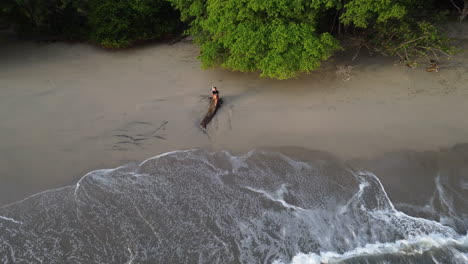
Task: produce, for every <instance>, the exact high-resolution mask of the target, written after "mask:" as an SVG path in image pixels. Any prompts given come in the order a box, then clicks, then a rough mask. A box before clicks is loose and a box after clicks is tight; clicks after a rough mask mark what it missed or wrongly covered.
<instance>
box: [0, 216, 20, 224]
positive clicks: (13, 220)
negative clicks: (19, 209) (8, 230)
mask: <svg viewBox="0 0 468 264" xmlns="http://www.w3.org/2000/svg"><path fill="white" fill-rule="evenodd" d="M0 219H3V220H6V221H10V222H13V223H15V224H20V225H22V224H23V222H20V221H16V220H15V219H13V218H10V217H5V216H1V215H0Z"/></svg>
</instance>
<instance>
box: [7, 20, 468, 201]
mask: <svg viewBox="0 0 468 264" xmlns="http://www.w3.org/2000/svg"><path fill="white" fill-rule="evenodd" d="M451 30H452V36H454V37H456V38H457V42H458V44H459V46H460V47H461V48H462V49H463V50H464V51H463V52H462V53H460V54H458V55H457V56H456V57H454V58H453V59H452V60H450V61H445V60H444V61H442V62H441V67H440V71H439V72H437V73H428V72H426V71H425V70H424V66H425V65H423V66H421V67H418V68H416V69H411V68H408V67H406V66H402V65H394V63H393V62H394V60H395V58H384V57H380V56H374V57H371V56H369V55H368V53H367V52H366V51H361V53H360V54H359V56H358V58H357V59H356V60H355V61H354V62H352V63H351V62H350V58H352V57H353V55H354V53H349V54H341V55H340V56H337V58H336V59H335V61H334V62H332V63H327V65H324V66H323V67H322V68H321V69H320V70H318V71H316V72H314V73H312V74H310V75H306V76H302V77H301V78H298V79H295V80H288V81H276V80H271V79H266V78H259V77H257V75H256V74H242V73H234V72H228V71H224V70H209V71H203V70H201V69H200V63H199V61H197V59H196V56H197V54H198V48H197V47H196V46H194V45H193V44H192V43H190V42H188V41H183V42H180V43H177V44H175V45H172V46H169V45H167V44H156V45H149V46H145V47H139V48H135V49H129V50H125V51H119V52H107V51H103V50H101V49H99V48H96V47H93V46H89V45H86V44H74V45H71V44H64V43H55V44H44V43H43V44H40V43H30V42H22V41H17V40H14V39H10V40H5V39H4V40H3V41H2V42H1V43H0V57H1V61H0V121H1V122H0V139H1V140H0V205H2V204H6V203H9V202H12V201H15V200H18V199H20V198H24V197H26V196H28V195H30V194H33V193H36V192H39V191H42V190H46V189H50V188H56V187H61V186H65V185H69V184H71V183H74V182H75V181H76V180H77V179H79V178H80V177H81V176H82V175H83V174H84V173H86V172H88V171H90V170H94V169H100V168H112V167H116V166H119V165H122V164H124V163H127V162H129V161H136V160H143V159H146V158H148V157H151V156H155V155H157V154H160V153H163V152H167V151H172V150H178V149H190V148H200V147H201V148H208V149H213V150H219V149H227V150H230V151H234V152H237V151H240V152H244V151H248V150H250V149H253V148H258V147H264V146H265V147H278V146H299V147H304V148H308V149H316V150H323V151H327V152H331V153H333V154H334V155H337V156H338V157H340V158H343V159H355V158H366V157H373V156H375V155H379V154H381V153H385V152H388V151H395V150H401V149H410V150H421V151H424V150H436V149H438V148H441V147H448V146H452V145H454V144H456V143H463V142H468V119H467V114H468V51H467V50H468V33H467V32H468V27H467V24H466V23H465V24H464V25H456V26H455V27H453V28H452V29H451ZM4 38H5V37H4ZM343 64H347V65H352V66H353V69H352V71H351V79H350V80H347V81H345V80H343V78H342V76H340V75H338V74H337V73H336V72H337V70H336V69H337V66H338V65H343ZM212 85H216V86H218V88H219V89H220V91H221V96H222V97H223V98H224V101H225V104H224V105H223V107H222V108H221V109H220V111H219V112H218V114H217V116H216V117H215V119H214V120H213V122H212V123H211V124H210V125H209V127H208V129H207V131H206V133H205V132H203V131H202V130H201V129H200V128H199V126H198V124H199V122H200V121H201V118H202V117H203V115H204V113H205V112H206V110H207V101H206V99H203V97H205V96H207V95H208V94H209V91H210V87H211V86H212ZM132 138H133V139H132ZM134 139H137V140H134Z"/></svg>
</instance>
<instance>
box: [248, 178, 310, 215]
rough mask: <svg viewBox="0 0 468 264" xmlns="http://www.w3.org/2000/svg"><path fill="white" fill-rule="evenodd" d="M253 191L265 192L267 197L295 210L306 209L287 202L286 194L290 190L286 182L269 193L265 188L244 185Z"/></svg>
mask: <svg viewBox="0 0 468 264" xmlns="http://www.w3.org/2000/svg"><path fill="white" fill-rule="evenodd" d="M244 188H246V189H248V190H250V191H252V192H256V193H261V194H263V195H264V196H265V197H267V198H268V199H270V200H272V201H274V202H278V203H280V204H281V205H283V206H284V207H286V208H291V209H294V210H304V208H301V207H298V206H294V205H292V204H289V203H288V202H286V201H285V200H284V194H285V193H286V192H287V191H288V190H287V188H286V184H282V185H281V187H280V188H279V189H278V190H276V191H275V192H274V193H273V194H271V193H268V192H266V191H264V190H260V189H256V188H252V187H248V186H246V187H244Z"/></svg>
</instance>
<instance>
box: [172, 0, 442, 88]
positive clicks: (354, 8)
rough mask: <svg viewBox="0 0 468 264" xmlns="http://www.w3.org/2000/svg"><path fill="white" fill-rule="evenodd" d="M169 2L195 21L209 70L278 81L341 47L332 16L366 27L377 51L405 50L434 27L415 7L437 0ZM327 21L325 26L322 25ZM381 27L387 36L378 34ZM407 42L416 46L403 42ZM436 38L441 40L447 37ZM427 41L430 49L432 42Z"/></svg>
mask: <svg viewBox="0 0 468 264" xmlns="http://www.w3.org/2000/svg"><path fill="white" fill-rule="evenodd" d="M168 1H170V2H171V3H172V4H173V6H174V7H175V8H177V9H179V10H180V12H181V17H182V19H183V20H185V21H187V22H190V27H191V28H190V30H189V31H188V34H192V35H193V36H194V37H195V40H196V42H197V43H198V44H199V45H200V47H201V55H200V57H199V58H200V59H201V62H202V66H203V67H204V68H209V67H214V66H221V67H223V68H227V69H230V70H237V71H242V72H255V71H259V72H260V75H261V76H268V77H272V78H277V79H288V78H292V77H295V76H297V75H299V74H301V73H308V72H311V71H313V70H314V69H317V68H318V67H319V66H320V64H321V62H322V61H323V60H326V59H328V58H330V56H331V55H332V54H333V53H334V52H335V51H337V50H339V49H340V45H339V42H338V41H337V39H335V38H334V37H333V36H332V35H331V34H330V33H329V32H327V31H328V30H329V29H330V25H327V24H326V23H327V21H328V22H329V23H330V24H332V23H335V22H336V21H335V20H334V19H333V16H335V17H337V18H339V23H343V24H345V25H347V26H352V27H354V28H363V29H364V28H365V29H366V30H367V32H368V33H369V34H367V36H369V37H372V38H374V39H372V41H373V43H374V44H375V46H378V49H380V48H382V49H386V48H390V49H391V51H390V53H391V54H400V53H399V52H402V49H407V48H410V49H411V48H412V47H413V46H415V45H416V44H418V42H414V43H413V42H412V40H411V39H410V38H413V37H414V36H415V35H416V37H417V35H418V34H419V33H421V32H422V31H423V29H428V28H429V27H430V25H427V24H424V23H423V22H424V21H414V19H412V18H411V17H412V16H413V15H414V14H415V11H414V10H419V9H418V8H422V7H428V6H430V5H431V4H432V1H431V0H428V1H423V0H343V1H342V0H269V1H265V0H223V1H222V0H168ZM324 21H325V25H326V27H325V29H323V27H320V26H319V25H320V24H321V25H322V26H323V24H324ZM416 22H418V23H416ZM419 22H421V23H423V24H421V23H419ZM395 25H402V26H401V27H396V26H395ZM392 30H395V31H394V32H392ZM380 31H381V32H383V34H377V33H378V32H380ZM426 31H427V30H426ZM426 33H427V32H426ZM426 35H427V38H425V39H426V40H428V39H430V38H436V37H438V32H437V29H436V28H431V32H430V33H427V34H426ZM388 39H390V41H389V42H387V43H385V41H387V40H388ZM384 40H385V41H384ZM407 41H410V42H409V43H413V45H412V46H411V45H401V44H402V43H405V42H407ZM437 41H439V42H437ZM437 41H436V42H437V43H438V44H440V43H442V42H443V41H444V39H438V40H437ZM423 44H424V45H425V47H427V41H426V42H424V43H423ZM385 45H387V47H386V46H385ZM423 50H424V49H423ZM418 52H420V53H421V52H422V51H421V50H419V51H418ZM406 57H408V56H406Z"/></svg>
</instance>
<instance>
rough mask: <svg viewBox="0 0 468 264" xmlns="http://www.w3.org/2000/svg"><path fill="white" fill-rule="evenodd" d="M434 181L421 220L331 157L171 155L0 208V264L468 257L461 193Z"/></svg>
mask: <svg viewBox="0 0 468 264" xmlns="http://www.w3.org/2000/svg"><path fill="white" fill-rule="evenodd" d="M434 181H435V186H436V189H435V190H434V194H435V196H434V197H433V199H432V201H433V202H432V204H431V205H430V208H429V209H428V208H426V207H424V208H423V209H421V211H430V212H431V213H432V216H431V217H430V218H424V217H422V216H421V215H418V214H417V213H415V214H408V213H404V212H402V211H400V210H398V209H397V208H395V205H394V204H393V203H392V202H391V201H390V199H389V197H388V195H387V193H386V191H385V189H384V186H383V185H382V183H381V181H380V180H379V178H378V177H377V176H376V175H374V174H372V173H371V172H368V171H355V170H352V169H350V167H349V166H348V165H346V164H344V163H342V162H340V161H338V160H337V159H335V158H333V157H330V156H329V155H325V154H320V153H316V152H311V154H310V155H307V158H303V157H296V156H294V155H289V156H288V155H284V154H281V153H276V152H267V151H251V152H249V153H247V154H244V155H239V156H237V155H232V154H230V153H229V152H226V151H222V152H215V153H209V152H206V151H203V150H188V151H176V152H170V153H166V154H163V155H160V156H157V157H154V158H151V159H148V160H146V161H144V162H141V163H133V164H128V165H125V166H122V167H119V168H116V169H108V170H98V171H93V172H91V173H88V174H87V175H85V176H84V177H83V178H82V179H80V181H78V183H77V184H76V185H74V186H69V187H64V188H61V189H57V190H51V191H46V192H43V193H40V194H36V195H34V196H31V197H29V198H27V199H25V200H23V201H20V202H17V203H14V204H11V205H8V206H4V207H2V208H0V262H2V263H276V264H279V263H295V264H296V263H310V264H313V263H467V262H468V236H467V234H466V226H468V223H467V221H468V220H467V218H466V217H465V216H466V213H467V212H465V211H462V212H460V210H457V209H456V208H467V207H466V206H467V205H468V202H467V201H466V196H464V195H463V193H459V191H454V190H453V188H451V187H450V185H449V184H447V182H444V180H443V177H442V178H441V177H439V178H437V177H436V178H435V179H434ZM465 182H466V181H465ZM463 186H464V185H463V184H462V190H464V189H463V188H465V187H463ZM465 189H466V188H465ZM436 198H437V199H436ZM435 200H437V201H438V202H437V203H436V202H434V201H435ZM411 206H413V207H414V208H419V206H417V205H407V207H411ZM416 211H417V210H416Z"/></svg>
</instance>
